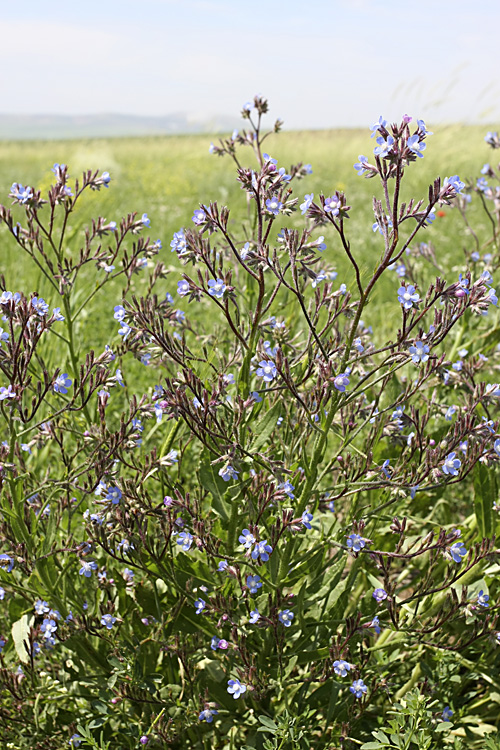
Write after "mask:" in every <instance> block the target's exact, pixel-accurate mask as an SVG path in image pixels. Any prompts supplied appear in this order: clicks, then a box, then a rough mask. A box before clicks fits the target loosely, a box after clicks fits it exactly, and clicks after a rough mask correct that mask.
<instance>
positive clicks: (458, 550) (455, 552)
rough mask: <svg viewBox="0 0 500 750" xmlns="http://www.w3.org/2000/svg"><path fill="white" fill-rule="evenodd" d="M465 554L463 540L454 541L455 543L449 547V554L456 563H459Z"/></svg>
mask: <svg viewBox="0 0 500 750" xmlns="http://www.w3.org/2000/svg"><path fill="white" fill-rule="evenodd" d="M466 554H467V549H466V548H465V545H464V543H463V542H455V544H453V545H452V546H451V547H450V555H451V557H452V559H453V561H454V562H456V563H461V562H462V558H463V557H465V555H466Z"/></svg>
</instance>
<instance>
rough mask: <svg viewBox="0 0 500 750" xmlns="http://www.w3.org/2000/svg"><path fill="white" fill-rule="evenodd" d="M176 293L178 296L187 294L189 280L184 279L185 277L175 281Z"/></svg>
mask: <svg viewBox="0 0 500 750" xmlns="http://www.w3.org/2000/svg"><path fill="white" fill-rule="evenodd" d="M177 294H178V295H179V296H180V297H185V296H186V295H187V294H189V282H188V281H186V279H182V281H178V282H177Z"/></svg>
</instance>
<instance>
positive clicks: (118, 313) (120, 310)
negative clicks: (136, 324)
mask: <svg viewBox="0 0 500 750" xmlns="http://www.w3.org/2000/svg"><path fill="white" fill-rule="evenodd" d="M113 309H114V311H115V312H114V315H113V318H114V319H115V320H117V321H118V322H119V323H121V322H122V320H124V319H125V315H126V314H127V313H126V311H125V308H124V307H123V305H115V307H114V308H113Z"/></svg>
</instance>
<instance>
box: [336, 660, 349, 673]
mask: <svg viewBox="0 0 500 750" xmlns="http://www.w3.org/2000/svg"><path fill="white" fill-rule="evenodd" d="M350 669H351V665H350V664H349V662H348V661H344V659H337V661H334V662H333V671H334V672H335V674H337V675H338V676H339V677H345V676H346V674H347V673H348V672H349V670H350Z"/></svg>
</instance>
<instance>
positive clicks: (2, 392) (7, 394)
mask: <svg viewBox="0 0 500 750" xmlns="http://www.w3.org/2000/svg"><path fill="white" fill-rule="evenodd" d="M15 395H16V394H15V392H14V389H13V388H12V385H11V384H9V385H8V387H7V388H5V386H2V387H1V388H0V401H4V400H5V399H6V398H15Z"/></svg>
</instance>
